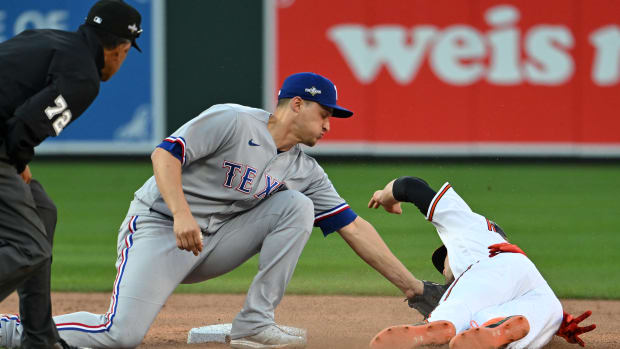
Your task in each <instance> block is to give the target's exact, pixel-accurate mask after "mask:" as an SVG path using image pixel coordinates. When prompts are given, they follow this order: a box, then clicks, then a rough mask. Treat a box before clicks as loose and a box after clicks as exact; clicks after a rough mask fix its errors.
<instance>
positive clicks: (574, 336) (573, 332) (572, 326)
mask: <svg viewBox="0 0 620 349" xmlns="http://www.w3.org/2000/svg"><path fill="white" fill-rule="evenodd" d="M590 315H592V312H591V311H590V310H588V311H586V312H585V313H583V314H581V315H580V316H579V317H577V318H573V316H572V315H571V314H569V313H567V312H564V318H563V319H562V325H560V329H559V330H558V332H556V333H555V334H556V335H558V336H560V337H562V338H564V339H566V341H567V342H569V343H578V344H579V345H581V346H582V347H585V346H586V344H585V343H584V341H583V340H582V339H581V338H579V336H580V335H582V334H584V333H586V332H590V331H592V330H593V329H595V328H596V324H592V325H589V326H585V327H579V323H580V322H581V321H583V320H584V319H586V318H588V317H589V316H590Z"/></svg>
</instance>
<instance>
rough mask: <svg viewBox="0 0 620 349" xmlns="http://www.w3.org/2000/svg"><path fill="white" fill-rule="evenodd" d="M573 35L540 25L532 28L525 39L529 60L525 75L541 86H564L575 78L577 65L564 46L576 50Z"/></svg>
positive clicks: (564, 28)
mask: <svg viewBox="0 0 620 349" xmlns="http://www.w3.org/2000/svg"><path fill="white" fill-rule="evenodd" d="M573 44H574V42H573V36H572V35H571V33H570V31H569V30H568V29H567V28H566V27H562V26H547V25H539V26H536V27H534V28H532V29H531V30H530V31H529V32H528V34H527V37H526V39H525V51H526V52H527V54H528V57H529V59H528V60H527V62H526V63H525V75H526V76H527V79H528V80H529V81H530V82H533V83H535V84H539V85H561V84H563V83H565V82H566V81H567V80H568V79H570V78H571V77H572V76H573V72H574V71H575V63H574V62H573V58H572V57H571V55H570V54H568V53H566V52H565V51H563V50H561V49H560V47H563V48H566V49H569V48H572V47H573Z"/></svg>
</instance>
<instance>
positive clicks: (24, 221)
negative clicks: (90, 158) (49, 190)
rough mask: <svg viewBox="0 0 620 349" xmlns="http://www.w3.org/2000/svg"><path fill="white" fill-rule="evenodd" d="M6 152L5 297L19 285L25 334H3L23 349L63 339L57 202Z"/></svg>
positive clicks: (1, 211) (2, 185)
mask: <svg viewBox="0 0 620 349" xmlns="http://www.w3.org/2000/svg"><path fill="white" fill-rule="evenodd" d="M0 153H1V155H0V301H2V300H3V299H4V298H6V297H7V296H8V295H9V294H10V293H11V292H13V291H15V290H17V293H18V295H19V300H20V302H19V312H20V315H21V323H22V327H23V329H24V331H23V337H21V336H22V331H21V328H19V331H18V327H17V326H13V327H11V329H13V330H14V333H12V334H6V333H4V334H3V333H2V332H0V336H4V337H5V338H0V339H2V341H5V342H6V341H12V340H10V339H9V338H8V337H11V338H13V337H15V339H16V340H19V341H21V346H22V347H23V348H51V347H52V346H53V345H54V343H56V342H57V341H58V333H57V331H56V329H55V327H54V322H53V321H52V315H51V314H52V308H51V299H50V271H51V259H52V240H53V235H54V229H55V227H56V206H55V205H54V203H53V202H52V200H51V199H50V198H49V196H48V195H47V194H46V193H45V190H44V189H43V187H42V186H41V184H39V182H37V181H36V180H34V179H33V180H32V181H31V183H30V185H28V184H26V183H25V182H24V181H23V179H22V178H21V177H19V175H17V173H16V170H15V167H13V166H12V165H9V164H8V163H6V162H5V161H3V160H4V157H5V155H4V149H3V147H2V149H1V150H0ZM5 330H6V329H5ZM20 337H21V338H20ZM7 344H9V343H7Z"/></svg>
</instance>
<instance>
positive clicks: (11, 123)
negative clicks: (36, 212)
mask: <svg viewBox="0 0 620 349" xmlns="http://www.w3.org/2000/svg"><path fill="white" fill-rule="evenodd" d="M103 66H104V59H103V48H102V47H101V44H100V43H99V40H98V39H97V37H96V36H95V33H94V32H93V29H92V28H89V27H88V26H85V25H82V26H81V27H80V28H79V29H78V31H77V32H67V31H60V30H51V29H38V30H26V31H24V32H22V33H21V34H19V35H17V36H15V37H14V38H12V39H9V40H7V41H5V42H3V43H0V149H1V148H4V149H5V150H6V156H8V160H6V157H5V154H0V158H5V161H8V162H9V163H11V164H13V165H14V166H15V168H16V169H17V171H18V172H22V171H23V170H24V168H25V167H26V165H27V164H28V163H29V162H30V160H32V157H33V156H34V147H35V146H37V145H39V144H40V143H41V142H43V140H44V139H45V138H47V137H48V136H57V135H58V134H59V133H60V132H61V131H62V130H63V128H64V127H66V126H67V124H69V123H70V122H71V121H73V120H75V119H76V118H77V117H78V116H80V115H81V114H82V113H83V112H84V111H85V110H86V108H88V106H89V105H90V104H91V103H92V102H93V100H94V99H95V97H96V96H97V94H98V93H99V82H100V80H101V76H100V75H101V68H103ZM2 143H3V144H2Z"/></svg>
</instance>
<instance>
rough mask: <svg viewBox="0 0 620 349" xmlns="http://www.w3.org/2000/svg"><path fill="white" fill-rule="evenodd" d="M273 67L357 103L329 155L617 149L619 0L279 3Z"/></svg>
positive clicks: (279, 77) (326, 146) (335, 123)
mask: <svg viewBox="0 0 620 349" xmlns="http://www.w3.org/2000/svg"><path fill="white" fill-rule="evenodd" d="M273 7H274V8H273V11H274V13H275V15H274V17H275V23H276V25H275V30H274V40H275V45H274V47H275V59H276V62H277V63H276V64H275V72H273V74H274V76H275V81H274V85H276V88H277V86H279V85H280V84H281V83H282V81H283V80H284V78H285V77H286V76H288V75H289V74H292V73H296V72H300V71H313V72H316V73H319V74H322V75H325V76H326V77H328V78H329V79H330V80H332V81H333V82H334V83H335V84H336V86H337V88H338V93H339V103H340V104H341V105H343V106H345V107H347V108H349V109H351V110H353V111H354V112H355V115H354V116H353V118H351V119H344V120H338V119H333V120H332V122H331V123H332V125H331V131H330V132H329V133H328V135H327V136H326V137H325V138H324V139H323V140H322V141H321V142H320V146H319V148H318V149H319V150H320V151H322V152H326V153H329V152H337V153H348V152H359V153H386V154H389V153H393V154H427V155H433V154H449V155H475V154H499V155H501V154H530V155H560V156H562V155H568V156H610V155H611V156H619V155H620V1H616V0H596V1H585V0H584V1H581V0H572V1H570V0H545V1H526V0H522V1H492V0H467V1H465V0H462V1H453V0H406V1H404V0H381V1H377V0H356V1H352V0H350V1H337V0H336V1H334V0H277V1H274V2H273Z"/></svg>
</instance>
